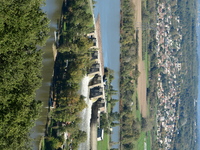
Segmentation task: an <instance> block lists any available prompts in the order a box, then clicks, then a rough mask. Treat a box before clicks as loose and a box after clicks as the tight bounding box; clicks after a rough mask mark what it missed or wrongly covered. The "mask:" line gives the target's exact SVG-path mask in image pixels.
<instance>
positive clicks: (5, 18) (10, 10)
mask: <svg viewBox="0 0 200 150" xmlns="http://www.w3.org/2000/svg"><path fill="white" fill-rule="evenodd" d="M41 4H43V1H42V0H24V1H23V3H22V1H18V0H14V1H13V0H3V1H1V2H0V5H1V7H0V18H1V19H0V34H1V36H0V64H1V65H0V70H1V71H0V99H1V101H0V110H1V114H0V118H1V123H0V149H4V150H13V149H20V150H23V149H24V150H27V149H30V144H29V134H28V133H29V130H30V128H31V127H32V126H33V125H34V120H35V119H36V118H37V116H38V113H39V106H40V102H39V101H36V100H34V97H35V90H36V89H37V88H39V87H40V83H41V67H42V51H41V50H39V49H38V47H37V46H42V45H43V43H45V41H46V39H47V34H48V31H49V28H48V19H47V18H46V14H45V13H43V12H42V10H41V9H40V7H41Z"/></svg>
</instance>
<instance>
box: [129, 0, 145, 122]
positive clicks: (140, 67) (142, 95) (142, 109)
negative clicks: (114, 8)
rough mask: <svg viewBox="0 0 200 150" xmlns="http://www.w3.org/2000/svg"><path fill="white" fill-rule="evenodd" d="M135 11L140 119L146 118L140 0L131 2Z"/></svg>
mask: <svg viewBox="0 0 200 150" xmlns="http://www.w3.org/2000/svg"><path fill="white" fill-rule="evenodd" d="M132 2H133V5H134V9H135V28H136V30H138V70H139V72H140V75H139V77H138V87H137V92H138V103H139V108H140V112H141V114H142V117H144V118H146V117H147V100H146V89H147V87H146V71H145V63H144V61H143V60H142V0H132Z"/></svg>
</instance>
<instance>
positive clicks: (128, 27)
mask: <svg viewBox="0 0 200 150" xmlns="http://www.w3.org/2000/svg"><path fill="white" fill-rule="evenodd" d="M133 8H134V6H133V5H132V3H131V1H130V0H123V1H121V23H120V32H121V37H120V43H121V48H120V49H121V56H120V61H121V64H120V73H121V74H120V113H121V114H120V116H121V119H120V149H127V150H128V149H133V148H134V141H135V140H137V139H138V137H139V134H140V128H141V127H140V121H139V120H138V119H137V118H136V117H135V114H134V112H133V105H137V104H136V103H137V97H136V96H135V97H134V95H136V86H137V77H138V75H139V72H138V69H137V60H138V49H137V44H138V43H137V32H136V31H135V28H134V9H133ZM134 37H135V38H134ZM133 97H134V98H133ZM135 102H136V103H135ZM136 107H137V106H136ZM137 109H138V108H137Z"/></svg>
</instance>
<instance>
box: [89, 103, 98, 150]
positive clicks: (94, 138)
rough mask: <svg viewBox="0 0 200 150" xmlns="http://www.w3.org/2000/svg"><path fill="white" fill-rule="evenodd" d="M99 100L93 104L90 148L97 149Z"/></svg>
mask: <svg viewBox="0 0 200 150" xmlns="http://www.w3.org/2000/svg"><path fill="white" fill-rule="evenodd" d="M97 116H98V107H97V102H95V103H94V104H93V105H92V117H91V122H90V149H91V150H97Z"/></svg>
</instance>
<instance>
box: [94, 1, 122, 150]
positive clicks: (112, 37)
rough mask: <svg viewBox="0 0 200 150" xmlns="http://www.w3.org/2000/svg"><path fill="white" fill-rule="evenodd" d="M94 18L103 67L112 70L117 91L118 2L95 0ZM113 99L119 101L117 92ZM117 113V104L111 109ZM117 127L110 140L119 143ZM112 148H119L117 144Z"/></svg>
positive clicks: (118, 59) (118, 52) (118, 65)
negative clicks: (100, 41) (98, 22)
mask: <svg viewBox="0 0 200 150" xmlns="http://www.w3.org/2000/svg"><path fill="white" fill-rule="evenodd" d="M94 14H95V18H97V15H98V14H99V15H100V22H101V37H102V49H103V57H104V65H105V67H109V68H110V69H112V70H114V80H113V82H112V85H113V87H114V89H115V90H117V91H119V73H120V43H119V40H120V0H96V4H95V8H94ZM113 98H115V99H119V98H120V97H119V92H118V94H117V95H114V96H113ZM113 111H114V112H119V103H117V104H116V106H115V107H114V109H113ZM119 130H120V128H119V126H117V127H114V128H113V134H112V135H111V140H112V141H113V142H119ZM112 148H119V144H116V145H113V147H112Z"/></svg>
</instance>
